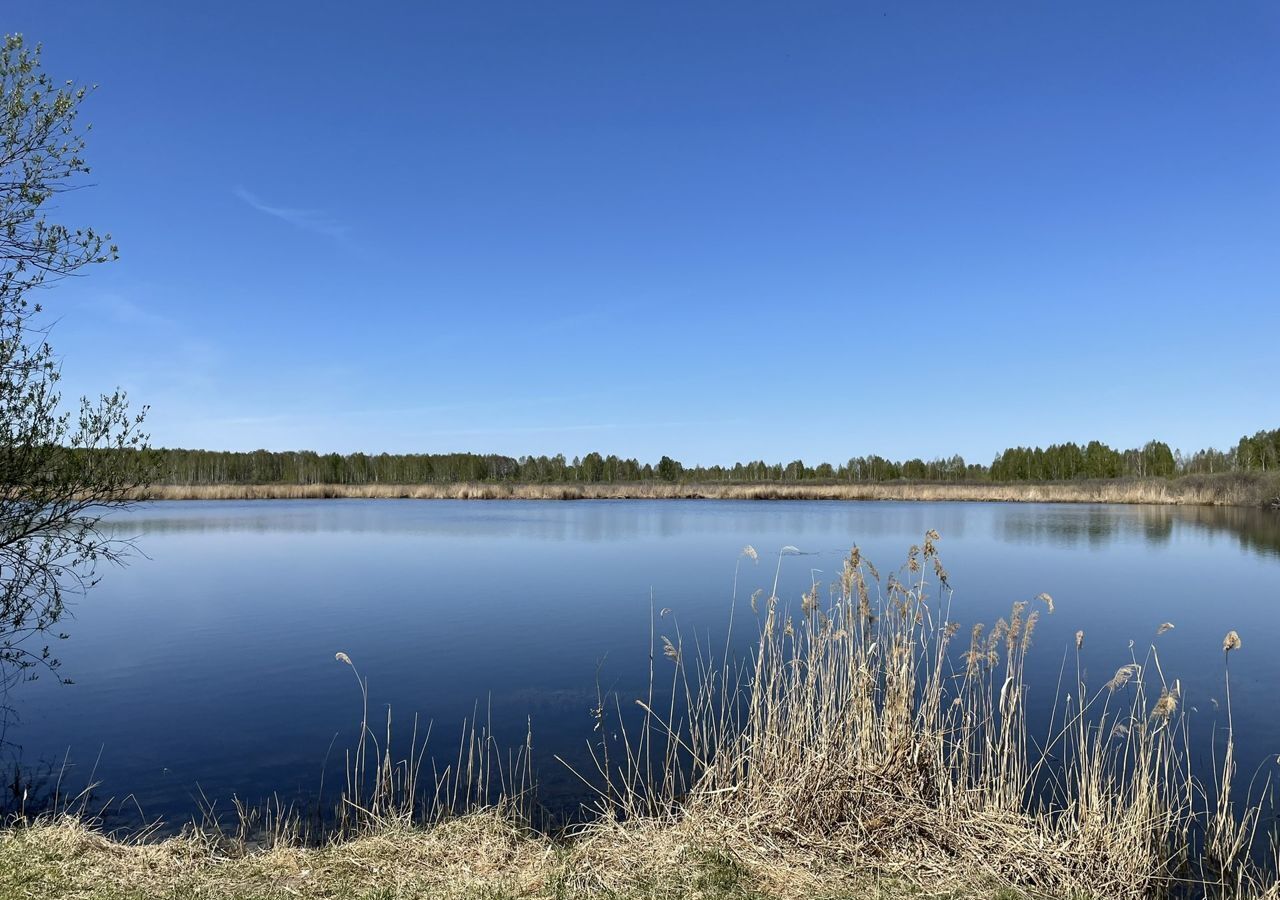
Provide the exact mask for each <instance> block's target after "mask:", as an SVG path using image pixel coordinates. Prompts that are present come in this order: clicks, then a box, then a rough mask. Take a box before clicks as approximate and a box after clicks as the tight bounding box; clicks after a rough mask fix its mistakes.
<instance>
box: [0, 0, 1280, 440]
mask: <svg viewBox="0 0 1280 900" xmlns="http://www.w3.org/2000/svg"><path fill="white" fill-rule="evenodd" d="M198 6H199V8H197V5H195V4H171V3H160V2H158V0H157V2H154V3H140V2H119V3H111V4H107V3H97V4H75V5H74V6H70V7H69V6H67V5H65V4H24V5H23V8H22V9H19V10H8V11H7V12H6V15H5V17H4V18H5V22H4V29H5V30H6V31H21V32H23V33H24V34H25V35H26V36H27V37H28V38H29V39H31V40H39V41H42V42H43V43H44V45H45V67H46V69H47V70H48V71H49V72H50V73H51V74H52V75H53V76H55V77H57V78H74V79H78V80H81V81H88V82H97V83H98V84H100V85H101V87H100V89H99V90H98V91H97V93H96V94H95V95H94V96H93V97H92V99H91V101H90V102H89V104H88V106H87V108H86V111H85V117H86V119H87V120H89V121H92V122H93V124H94V130H93V132H92V134H91V142H90V146H89V158H90V161H91V163H92V164H93V165H94V173H93V179H92V180H93V182H94V184H95V186H94V187H93V188H92V189H89V190H84V191H79V192H75V193H73V194H70V195H64V196H63V197H62V198H61V200H60V209H59V210H58V211H57V215H58V217H59V218H60V219H61V220H64V221H67V222H68V223H75V224H81V223H84V224H93V225H94V226H95V227H99V228H103V229H108V230H110V231H112V232H113V234H114V236H115V238H116V240H117V241H118V242H119V244H120V247H121V254H122V258H121V260H120V261H119V262H117V263H115V264H113V265H110V266H103V267H99V268H97V269H95V270H94V271H93V272H92V273H91V274H90V275H89V276H88V277H86V278H83V279H78V280H75V281H69V282H63V283H61V284H59V285H58V286H57V287H56V288H55V289H54V291H53V292H51V293H49V294H48V295H47V297H45V298H43V299H45V301H46V305H47V306H48V307H49V308H50V310H51V311H52V313H53V315H54V316H56V318H57V319H58V322H57V325H56V328H55V330H54V332H53V343H54V346H55V348H56V349H57V350H58V351H59V352H60V353H61V354H62V355H63V356H64V376H65V381H64V386H65V388H66V389H67V391H68V392H73V393H79V392H94V391H98V390H103V389H110V388H112V387H114V386H116V385H117V384H118V385H121V386H123V387H125V388H126V389H127V390H128V391H129V392H130V394H131V396H132V397H133V398H134V400H135V401H137V402H140V403H143V402H145V403H149V404H150V405H151V407H152V412H151V415H150V418H149V423H150V431H151V434H152V437H153V443H154V444H156V445H159V446H201V447H208V448H226V449H253V448H257V447H267V448H270V449H291V448H312V449H318V450H322V451H323V450H340V451H351V450H365V451H381V450H387V451H395V452H400V451H449V450H462V449H466V450H476V451H493V452H504V453H511V454H516V455H519V454H522V453H526V452H533V453H555V452H564V453H566V454H567V455H569V456H573V455H574V454H577V453H583V452H586V451H588V450H592V449H597V450H600V451H601V452H604V453H611V452H612V453H618V454H620V455H624V456H638V457H640V458H641V459H655V458H656V457H657V456H658V455H660V454H662V453H669V454H671V455H673V456H676V457H678V458H680V459H683V460H684V461H686V462H701V463H712V462H724V461H732V460H736V459H746V458H757V457H762V458H764V459H767V460H770V461H773V460H788V459H792V458H796V457H799V458H803V459H805V460H806V461H808V462H811V463H813V462H817V461H821V460H824V459H826V460H832V461H839V460H843V459H847V458H848V457H849V456H852V455H857V454H863V453H868V452H878V453H881V454H884V455H888V456H894V457H904V456H911V455H920V456H924V457H930V456H934V455H940V454H949V453H951V452H955V451H958V452H961V453H963V454H964V455H965V456H966V457H968V458H971V459H975V460H980V461H984V462H985V461H989V460H990V457H991V456H992V455H993V454H994V453H995V452H996V451H997V450H999V449H1000V448H1002V447H1004V446H1007V445H1014V444H1026V443H1049V442H1053V441H1062V440H1088V439H1091V438H1095V437H1097V438H1100V439H1103V440H1106V441H1109V442H1111V443H1113V444H1117V445H1125V446H1128V445H1135V444H1139V443H1141V442H1143V441H1145V440H1147V439H1148V438H1150V437H1157V436H1158V437H1163V438H1165V439H1167V440H1168V441H1169V442H1170V443H1171V444H1173V445H1175V446H1177V447H1181V448H1183V449H1193V448H1196V447H1200V446H1204V445H1209V444H1216V445H1219V446H1221V445H1224V444H1228V443H1232V442H1234V441H1235V439H1236V438H1238V437H1239V436H1240V434H1242V433H1244V432H1250V433H1251V432H1253V431H1254V430H1256V429H1258V428H1261V427H1269V428H1270V427H1276V426H1278V425H1280V399H1278V398H1280V392H1278V391H1277V390H1276V377H1275V373H1276V362H1275V360H1276V353H1277V345H1276V340H1277V337H1276V336H1277V333H1280V329H1278V327H1277V326H1280V312H1277V309H1278V308H1280V303H1278V302H1277V301H1278V300H1280V297H1278V296H1277V295H1278V294H1280V115H1277V110H1280V66H1278V65H1277V64H1276V63H1277V56H1276V47H1277V46H1278V41H1280V6H1276V5H1275V4H1274V3H1270V2H1259V3H1222V4H1206V3H1180V2H1160V3H1122V4H1117V3H1083V2H1073V3H1063V4H1055V5H1049V4H1028V3H1024V2H1011V3H1007V4H994V3H964V4H958V3H913V4H898V3H894V4H889V3H877V4H849V3H832V4H821V3H802V4H781V3H779V4H768V5H767V4H756V3H745V4H744V3H738V2H733V3H695V4H674V3H673V4H667V3H645V4H641V3H618V2H601V0H593V2H582V3H523V2H519V3H486V2H467V3H450V4H446V3H407V2H404V3H385V2H384V3H380V2H365V3H360V4H356V3H342V4H336V3H317V2H288V3H286V2H261V0H259V2H255V3H241V2H219V3H217V4H200V5H198Z"/></svg>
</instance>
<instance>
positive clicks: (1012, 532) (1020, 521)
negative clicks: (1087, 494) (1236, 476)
mask: <svg viewBox="0 0 1280 900" xmlns="http://www.w3.org/2000/svg"><path fill="white" fill-rule="evenodd" d="M995 522H996V529H997V535H998V536H999V537H1000V538H1001V539H1002V540H1005V541H1008V542H1010V543H1024V544H1050V545H1056V546H1061V547H1081V546H1090V547H1102V546H1106V545H1107V544H1110V543H1113V542H1115V541H1117V540H1120V541H1124V540H1142V541H1143V542H1145V543H1149V544H1165V543H1168V542H1169V541H1170V540H1171V539H1172V538H1173V536H1174V535H1175V534H1176V533H1177V531H1178V530H1179V529H1193V530H1196V531H1205V532H1208V533H1210V534H1224V535H1229V536H1231V537H1234V538H1235V539H1236V540H1237V541H1238V542H1239V544H1240V546H1241V547H1242V548H1243V549H1246V550H1249V551H1251V552H1254V553H1261V554H1264V555H1270V556H1278V555H1280V513H1277V512H1276V511H1274V510H1267V509H1257V508H1253V507H1239V506H1126V507H1118V506H1081V507H1078V508H1077V507H1062V506H1055V507H1053V508H1051V509H1046V508H1044V507H1028V508H1025V509H1023V508H1012V507H1011V508H1010V509H1009V511H1008V514H1007V515H1004V516H999V517H997V518H996V520H995Z"/></svg>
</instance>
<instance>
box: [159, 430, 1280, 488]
mask: <svg viewBox="0 0 1280 900" xmlns="http://www.w3.org/2000/svg"><path fill="white" fill-rule="evenodd" d="M147 452H148V453H149V454H150V459H149V470H150V472H151V480H152V481H153V482H154V483H157V484H377V483H383V484H431V483H451V482H462V481H477V482H478V481H502V482H517V483H569V482H640V481H667V482H680V481H686V482H701V483H715V482H741V483H751V482H795V481H817V482H823V481H827V482H837V481H843V482H876V481H952V482H958V481H995V482H1008V481H1070V480H1075V479H1086V478H1126V477H1127V478H1172V477H1174V476H1178V475H1189V474H1200V473H1204V474H1213V473H1219V472H1242V471H1273V470H1275V469H1277V468H1280V429H1276V430H1274V431H1259V432H1258V433H1257V434H1255V435H1254V436H1253V437H1243V438H1241V439H1240V441H1239V443H1238V444H1237V445H1236V446H1235V447H1234V448H1233V449H1230V450H1225V451H1223V450H1213V449H1209V450H1199V451H1197V452H1195V453H1193V454H1191V455H1190V456H1184V455H1183V454H1182V453H1181V452H1179V451H1175V450H1172V449H1170V447H1169V445H1168V444H1166V443H1164V442H1162V441H1150V442H1148V443H1147V444H1146V445H1144V446H1142V447H1138V448H1134V449H1131V450H1117V449H1114V448H1112V447H1109V446H1107V445H1106V444H1104V443H1102V442H1101V441H1090V442H1089V443H1087V444H1085V445H1083V446H1082V445H1080V444H1074V443H1068V444H1051V445H1050V446H1048V447H1011V448H1009V449H1008V450H1005V451H1004V452H1002V453H1000V454H999V455H998V456H996V458H995V459H994V460H993V461H992V462H991V464H990V465H982V464H979V463H969V462H966V461H965V459H964V458H963V457H961V456H951V457H948V458H946V459H932V460H923V459H908V460H904V461H895V460H890V459H885V458H884V457H881V456H875V455H872V456H856V457H853V458H852V459H849V460H848V461H847V462H844V463H841V464H839V465H834V464H832V463H819V464H817V465H809V464H807V463H805V462H803V461H802V460H798V459H797V460H793V461H791V462H789V463H786V464H783V463H767V462H763V461H756V462H746V463H735V464H733V465H731V466H685V465H682V464H681V463H680V462H679V461H677V460H674V459H672V458H671V457H668V456H664V457H662V458H661V459H660V460H659V461H658V462H657V463H640V462H639V461H637V460H635V459H621V458H619V457H617V456H601V455H600V454H599V453H588V454H586V455H585V456H581V457H574V458H573V459H571V460H570V459H566V458H565V457H564V456H563V455H559V454H558V455H556V456H522V457H519V458H516V457H511V456H499V455H496V454H477V453H408V454H389V453H381V454H377V455H372V456H371V455H367V454H364V453H350V454H346V455H343V454H339V453H327V454H322V453H315V452H312V451H308V450H301V451H286V452H272V451H268V450H255V451H253V452H249V453H233V452H229V451H216V450H168V449H158V450H150V451H147Z"/></svg>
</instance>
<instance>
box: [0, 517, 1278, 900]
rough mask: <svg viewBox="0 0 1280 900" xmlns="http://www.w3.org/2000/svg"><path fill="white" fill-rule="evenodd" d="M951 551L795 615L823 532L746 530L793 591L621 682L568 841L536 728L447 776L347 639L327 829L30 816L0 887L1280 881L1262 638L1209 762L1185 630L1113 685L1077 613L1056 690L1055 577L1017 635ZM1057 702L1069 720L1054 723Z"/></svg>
mask: <svg viewBox="0 0 1280 900" xmlns="http://www.w3.org/2000/svg"><path fill="white" fill-rule="evenodd" d="M937 540H938V535H937V534H936V533H934V532H929V533H927V534H926V535H925V537H924V540H923V541H922V542H921V544H920V545H919V546H914V547H912V548H910V551H909V552H908V554H907V558H906V561H905V562H904V563H903V565H902V566H901V567H899V568H898V569H897V570H896V571H895V572H894V573H892V574H886V575H884V576H883V577H882V576H881V574H880V573H879V572H878V571H877V569H876V568H875V566H873V565H872V564H871V563H870V562H869V561H868V560H866V559H865V558H864V557H863V556H862V554H861V553H860V551H859V550H858V549H857V548H854V550H852V551H851V552H850V554H849V556H848V558H847V559H846V560H845V562H844V565H843V569H842V571H841V572H840V574H839V577H838V579H837V580H836V582H835V583H834V584H832V585H831V586H830V590H828V587H827V586H825V585H820V584H818V583H816V582H815V583H814V584H812V586H811V587H810V589H809V590H807V591H806V592H805V593H804V594H803V596H801V597H798V598H796V604H795V607H794V608H792V607H791V606H790V605H789V604H788V603H787V601H786V600H784V599H782V598H779V597H778V596H777V595H776V592H777V585H778V576H779V574H780V572H781V569H782V566H783V564H784V560H785V557H787V556H788V555H789V554H790V553H791V552H792V551H793V550H794V548H783V549H782V550H781V551H780V552H779V554H778V556H777V559H776V562H775V561H774V560H769V561H767V562H764V561H762V560H761V559H760V557H759V554H758V553H757V552H756V551H755V550H754V549H753V548H751V547H747V548H744V550H743V552H742V554H741V556H740V558H739V560H738V563H737V565H738V566H739V567H742V566H755V565H761V564H764V565H766V566H768V571H769V572H770V574H771V575H772V576H773V584H774V587H773V591H772V592H771V593H768V594H766V592H765V591H758V592H757V593H756V594H754V595H752V596H751V597H750V598H749V600H748V598H745V597H744V598H738V597H736V591H735V597H734V601H733V602H734V603H735V604H740V605H741V606H742V608H743V609H744V610H745V608H746V605H747V604H748V603H749V605H750V608H751V610H752V611H753V613H754V614H755V617H756V625H757V627H758V633H757V638H756V640H755V641H754V642H752V643H751V645H750V646H749V648H748V650H747V653H746V655H745V658H740V659H738V660H735V659H732V658H730V656H729V654H728V647H729V646H730V642H729V640H728V638H727V637H726V638H723V639H720V640H717V641H716V642H715V644H714V645H713V644H712V643H710V642H709V641H705V642H704V641H694V640H692V639H687V638H686V637H684V636H682V634H681V631H680V629H679V627H678V624H677V623H676V621H675V618H674V616H668V612H667V611H664V612H662V613H660V614H658V615H657V616H656V617H655V619H654V629H653V631H652V632H651V635H650V638H649V659H650V665H651V670H650V671H651V675H650V679H649V687H648V690H647V692H644V693H642V694H641V695H640V696H634V695H627V696H622V695H620V694H610V693H609V692H607V691H606V692H603V693H602V694H601V695H600V697H599V705H598V707H597V709H596V710H595V712H594V714H595V716H596V719H597V726H598V727H597V729H596V731H595V734H596V737H595V738H593V740H594V741H595V743H593V744H592V758H593V759H594V761H595V765H594V767H593V768H591V769H588V770H587V771H581V772H578V773H577V774H579V776H580V777H582V778H583V780H584V781H586V782H588V783H589V784H591V785H592V786H593V787H594V789H595V791H596V796H597V802H596V804H595V806H594V807H593V808H592V809H589V810H587V811H584V818H583V819H582V821H581V822H579V823H578V824H576V825H575V826H573V827H572V828H570V829H569V830H568V831H567V832H557V833H555V834H546V833H540V832H538V831H536V830H534V829H533V828H531V827H529V825H528V823H529V822H530V821H532V817H531V815H530V811H531V809H532V805H531V802H530V797H531V791H530V789H529V788H528V785H529V784H530V781H529V780H528V778H527V767H526V766H525V765H524V762H527V760H528V754H527V750H528V747H529V745H528V744H526V745H525V747H524V748H521V749H519V750H516V751H515V752H514V753H511V752H508V753H507V754H506V755H505V757H504V756H503V754H502V752H501V751H499V750H497V748H495V747H494V746H493V742H492V740H491V738H489V737H487V736H486V733H485V732H484V731H480V732H476V731H475V729H474V726H473V729H472V731H471V732H470V733H469V734H468V735H466V736H464V740H463V741H462V742H461V743H460V745H459V748H458V751H457V754H456V757H453V758H452V760H453V761H452V762H451V763H450V764H449V765H448V766H446V767H445V768H444V769H442V770H441V771H439V772H438V773H437V771H436V770H435V769H434V767H433V766H432V765H431V764H426V765H424V760H428V759H431V758H432V757H430V756H428V754H426V752H425V750H424V749H423V748H421V747H417V748H416V749H415V751H414V752H412V753H411V754H410V755H409V757H408V759H405V760H402V761H400V762H395V763H393V762H392V759H391V755H390V753H389V752H388V751H387V749H386V748H388V747H390V746H392V740H391V722H390V718H389V715H388V717H387V719H386V722H385V731H384V730H383V727H384V726H383V719H382V713H376V714H375V719H376V721H375V720H371V718H370V713H369V693H368V684H367V683H366V682H365V681H364V679H363V678H362V677H361V676H360V674H359V671H358V669H357V668H356V665H355V662H354V661H353V660H352V659H351V658H350V657H349V656H348V655H347V654H346V653H341V652H340V653H338V654H336V661H337V664H340V665H344V666H349V667H350V668H351V671H352V673H353V674H354V676H355V679H356V681H357V684H358V687H359V695H358V696H359V700H360V704H361V706H360V721H359V734H360V737H359V739H358V741H357V743H356V746H355V747H354V748H352V750H351V751H349V752H348V753H347V754H346V756H345V758H346V760H347V774H346V781H345V783H346V788H345V789H344V790H343V793H342V798H341V800H340V802H339V804H338V810H337V813H336V815H335V817H334V824H333V825H332V826H330V829H329V830H328V831H327V832H326V833H325V834H324V835H320V836H317V835H315V834H312V835H309V836H308V835H306V834H305V833H304V832H303V830H302V829H301V827H300V822H299V820H297V819H295V818H292V817H290V816H289V815H284V816H280V815H279V814H278V811H277V812H276V815H275V817H274V818H273V819H271V820H270V821H266V822H265V824H264V821H263V820H256V821H255V820H254V818H253V816H252V814H249V815H245V816H242V818H241V822H242V825H241V828H240V829H239V830H238V831H234V832H228V831H221V830H212V831H211V830H209V829H208V828H204V829H200V828H194V829H191V830H190V831H188V832H187V833H186V834H185V835H184V836H182V837H179V838H174V839H170V840H168V841H164V842H159V843H150V844H149V843H142V842H140V843H128V842H117V841H113V840H111V839H109V838H107V837H105V836H103V835H101V834H98V833H95V832H94V831H93V830H92V829H90V828H87V827H85V826H84V825H83V824H81V823H80V821H78V820H76V819H74V818H71V819H68V818H62V819H58V818H53V819H45V820H37V821H36V822H35V823H20V824H19V825H16V826H15V827H11V828H10V829H8V830H6V831H4V832H0V896H2V897H6V898H8V897H31V898H36V897H39V898H65V900H135V898H139V900H140V898H144V897H146V898H149V897H167V898H174V900H184V898H191V900H198V898H233V900H248V898H271V900H277V898H278V900H284V898H286V897H302V898H339V897H343V898H346V897H353V898H368V900H374V898H377V900H401V898H419V897H421V898H437V897H441V898H457V900H463V898H466V900H471V898H475V900H480V898H485V900H508V898H512V900H514V898H517V897H522V898H539V900H570V898H591V900H594V898H599V900H642V898H643V900H658V898H701V900H730V898H735V900H792V898H796V900H798V898H811V897H827V898H831V900H837V898H839V900H853V898H881V900H899V898H905V897H921V896H928V897H939V898H940V897H951V898H954V900H997V898H998V900H1013V898H1028V900H1049V898H1053V900H1061V898H1072V900H1104V898H1105V900H1151V898H1175V897H1176V898H1214V900H1226V898H1233V900H1280V877H1278V867H1277V860H1276V857H1275V847H1274V845H1272V849H1271V850H1267V849H1266V840H1265V838H1266V834H1265V824H1264V823H1265V822H1266V821H1267V819H1266V814H1267V813H1268V810H1269V808H1268V807H1265V806H1264V805H1263V804H1262V802H1261V801H1260V800H1259V799H1258V797H1259V793H1258V791H1259V790H1260V792H1261V794H1262V795H1265V794H1266V793H1267V786H1268V784H1269V778H1268V777H1266V776H1265V774H1264V777H1263V778H1262V782H1266V783H1261V782H1259V781H1258V776H1256V775H1255V776H1253V779H1252V780H1250V779H1248V778H1242V777H1241V773H1239V772H1238V771H1237V762H1236V759H1235V750H1234V747H1235V737H1234V727H1233V718H1232V715H1233V713H1232V698H1231V669H1230V665H1231V658H1232V655H1233V654H1237V653H1239V652H1248V650H1247V649H1246V650H1243V651H1242V647H1243V642H1242V640H1241V638H1240V636H1239V635H1238V634H1237V633H1236V632H1235V631H1231V632H1229V633H1228V634H1227V635H1226V636H1225V638H1218V637H1216V636H1207V635H1206V636H1203V639H1204V640H1206V641H1209V642H1210V644H1209V646H1210V647H1211V648H1212V649H1213V650H1214V652H1215V653H1221V654H1222V656H1221V659H1222V667H1223V668H1222V678H1223V682H1224V683H1223V686H1224V688H1225V694H1224V697H1225V703H1224V704H1223V705H1222V710H1221V715H1220V716H1215V717H1214V723H1213V727H1214V729H1215V734H1216V735H1217V741H1216V743H1215V755H1214V758H1213V759H1212V760H1206V761H1202V762H1201V763H1200V764H1199V765H1196V764H1193V760H1192V758H1191V749H1190V748H1191V746H1192V744H1191V742H1190V740H1189V737H1188V732H1189V728H1190V721H1189V720H1188V718H1187V717H1186V712H1185V710H1186V709H1187V704H1188V703H1189V702H1190V701H1191V700H1192V699H1197V700H1199V701H1200V702H1203V700H1202V698H1187V697H1184V696H1183V688H1182V684H1181V682H1180V681H1179V680H1178V679H1177V678H1176V677H1175V675H1174V673H1172V672H1169V671H1168V670H1167V669H1166V668H1165V667H1164V666H1163V665H1162V663H1161V655H1160V649H1159V644H1160V641H1161V636H1162V635H1164V634H1166V633H1167V632H1168V631H1170V630H1171V629H1173V628H1174V627H1175V623H1164V624H1162V625H1161V626H1159V628H1158V629H1156V630H1155V633H1154V634H1153V635H1152V636H1151V640H1150V643H1149V646H1148V647H1147V648H1146V649H1145V650H1144V649H1142V648H1141V647H1136V646H1134V645H1133V643H1132V642H1131V643H1130V650H1129V651H1128V652H1127V653H1126V654H1125V655H1124V656H1123V657H1121V658H1120V659H1118V660H1116V663H1117V664H1118V666H1117V668H1116V669H1115V670H1114V673H1112V672H1110V671H1109V672H1108V673H1106V674H1104V675H1103V676H1101V677H1102V678H1107V679H1108V680H1107V681H1105V683H1102V684H1098V683H1096V682H1093V681H1091V680H1090V677H1089V675H1088V672H1087V671H1086V667H1085V666H1084V664H1083V661H1082V654H1081V651H1082V648H1083V647H1084V645H1085V642H1086V640H1088V636H1087V635H1086V634H1085V633H1084V632H1083V631H1080V632H1077V633H1076V635H1075V638H1074V647H1068V648H1067V649H1066V657H1065V659H1064V666H1063V670H1062V675H1061V683H1060V685H1059V686H1058V688H1048V689H1047V690H1046V689H1044V688H1041V689H1040V692H1039V693H1038V694H1037V695H1036V696H1035V697H1032V696H1031V692H1030V689H1029V687H1028V685H1027V682H1026V677H1025V675H1026V671H1027V668H1026V661H1027V656H1028V653H1029V652H1030V649H1031V646H1032V641H1033V635H1034V634H1035V631H1036V626H1037V622H1038V621H1039V620H1040V619H1041V617H1043V616H1046V615H1054V614H1056V615H1062V614H1063V611H1062V610H1058V611H1056V612H1055V603H1054V600H1053V598H1052V597H1050V596H1049V595H1048V594H1040V595H1038V596H1036V597H1035V598H1033V599H1030V600H1028V601H1024V602H1018V603H1015V604H1013V606H1012V607H1011V609H1010V612H1009V614H1008V616H1007V617H1004V618H1000V619H999V620H998V621H996V622H995V623H994V624H993V625H992V626H991V627H990V628H987V627H985V626H984V625H982V624H980V623H961V622H960V621H957V620H955V619H953V618H952V606H951V590H950V585H949V581H948V577H947V573H946V570H945V568H944V567H943V565H942V562H941V560H940V558H939V556H938V553H937V547H936V542H937ZM775 567H776V568H775ZM736 581H737V578H736V573H735V584H736ZM718 649H719V650H722V651H723V653H719V652H717V650H718ZM1055 651H1056V648H1055ZM1264 652H1265V651H1264ZM1099 680H1100V679H1099ZM1032 703H1034V704H1036V706H1037V708H1040V709H1043V710H1046V711H1049V710H1051V711H1052V714H1051V716H1050V721H1049V724H1048V726H1047V728H1045V729H1043V730H1041V728H1037V733H1035V734H1032V733H1031V728H1030V726H1029V722H1030V721H1031V720H1030V719H1029V717H1028V707H1029V706H1030V705H1031V704H1032ZM533 727H534V728H535V729H536V722H535V723H534V725H533ZM504 759H505V760H506V762H505V763H504V762H503V760H504ZM1206 771H1207V772H1211V775H1210V776H1209V777H1208V778H1207V779H1206V778H1204V777H1203V773H1204V772H1206ZM1196 773H1201V775H1197V774H1196ZM1242 782H1244V783H1243V784H1242ZM495 784H496V785H497V786H498V790H497V792H496V795H495V792H494V791H493V790H491V787H492V786H493V785H495Z"/></svg>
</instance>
